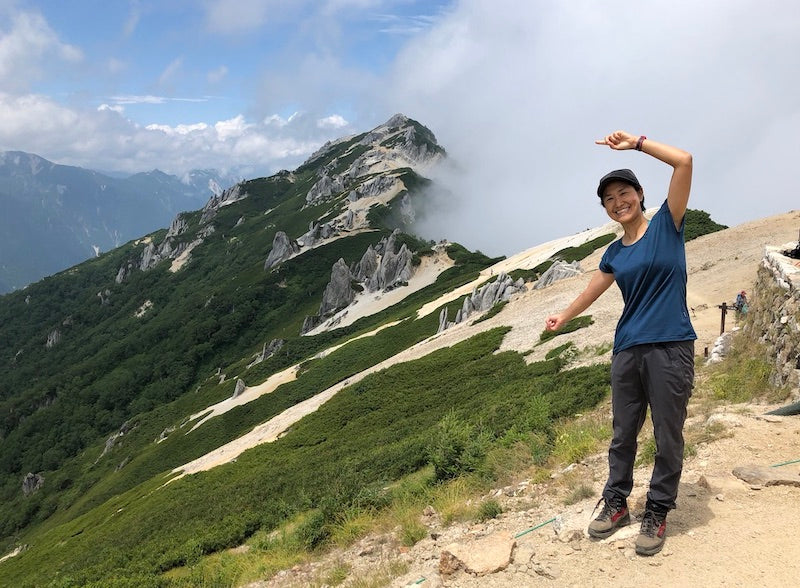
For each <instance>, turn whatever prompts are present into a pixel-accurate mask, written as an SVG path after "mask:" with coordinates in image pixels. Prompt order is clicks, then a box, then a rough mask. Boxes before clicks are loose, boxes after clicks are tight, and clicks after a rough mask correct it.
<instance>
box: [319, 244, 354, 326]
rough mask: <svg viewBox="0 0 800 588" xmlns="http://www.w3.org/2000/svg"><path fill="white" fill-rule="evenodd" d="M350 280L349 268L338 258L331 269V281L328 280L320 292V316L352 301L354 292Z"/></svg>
mask: <svg viewBox="0 0 800 588" xmlns="http://www.w3.org/2000/svg"><path fill="white" fill-rule="evenodd" d="M352 280H353V274H352V273H350V268H349V267H347V264H346V263H345V262H344V259H341V258H339V260H338V261H337V262H336V263H334V264H333V268H332V269H331V281H330V282H328V285H327V286H326V287H325V291H324V292H323V293H322V304H320V306H319V314H320V316H325V315H327V314H330V313H332V312H336V311H337V310H338V309H340V308H344V307H345V306H347V305H348V304H350V303H351V302H352V301H353V299H354V298H355V297H356V292H355V290H353V286H352V285H351V282H352Z"/></svg>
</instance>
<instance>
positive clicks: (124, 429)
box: [95, 421, 137, 463]
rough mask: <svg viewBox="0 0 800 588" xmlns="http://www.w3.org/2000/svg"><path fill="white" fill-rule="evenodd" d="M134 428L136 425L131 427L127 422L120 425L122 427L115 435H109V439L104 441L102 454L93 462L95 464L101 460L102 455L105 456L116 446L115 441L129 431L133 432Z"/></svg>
mask: <svg viewBox="0 0 800 588" xmlns="http://www.w3.org/2000/svg"><path fill="white" fill-rule="evenodd" d="M136 427H137V425H135V424H134V425H132V424H131V423H130V422H129V421H125V422H124V423H122V426H121V427H120V428H119V431H117V432H116V433H114V434H113V435H111V437H109V438H108V439H106V444H105V447H103V453H101V454H100V457H98V458H97V459H96V460H95V463H97V462H98V461H100V460H101V459H102V458H103V456H104V455H106V454H107V453H108V452H109V451H111V450H112V449H113V448H114V446H115V445H116V444H117V441H118V440H119V439H120V438H122V437H124V436H125V435H127V434H128V433H129V432H130V431H132V430H134V429H135V428H136Z"/></svg>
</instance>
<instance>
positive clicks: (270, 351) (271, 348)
mask: <svg viewBox="0 0 800 588" xmlns="http://www.w3.org/2000/svg"><path fill="white" fill-rule="evenodd" d="M284 343H286V341H285V340H283V339H273V340H272V341H270V342H269V343H264V347H263V348H262V349H261V353H258V354H256V356H255V359H253V361H251V362H250V363H248V364H247V368H248V369H249V368H251V367H253V366H254V365H256V364H257V363H261V362H262V361H264V360H267V359H269V358H270V357H272V356H273V355H275V354H276V353H278V351H280V350H281V348H282V347H283V345H284Z"/></svg>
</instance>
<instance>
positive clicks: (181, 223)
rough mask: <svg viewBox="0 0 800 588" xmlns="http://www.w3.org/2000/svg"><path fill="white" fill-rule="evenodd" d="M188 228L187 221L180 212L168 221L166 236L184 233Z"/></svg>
mask: <svg viewBox="0 0 800 588" xmlns="http://www.w3.org/2000/svg"><path fill="white" fill-rule="evenodd" d="M188 228H189V223H188V221H187V220H186V217H185V216H184V214H183V213H180V214H178V215H177V216H176V217H175V218H174V219H173V220H172V222H171V223H170V225H169V229H168V230H167V235H166V238H169V237H177V236H178V235H180V234H182V233H185V232H186V229H188Z"/></svg>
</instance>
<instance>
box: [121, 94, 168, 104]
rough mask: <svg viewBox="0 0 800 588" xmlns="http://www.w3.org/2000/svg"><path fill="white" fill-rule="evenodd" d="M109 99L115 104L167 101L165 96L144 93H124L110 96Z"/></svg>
mask: <svg viewBox="0 0 800 588" xmlns="http://www.w3.org/2000/svg"><path fill="white" fill-rule="evenodd" d="M111 100H113V101H114V102H116V103H117V104H163V103H164V102H166V101H167V98H165V97H164V96H153V95H151V94H145V95H143V96H136V95H131V94H124V95H120V96H112V97H111Z"/></svg>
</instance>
